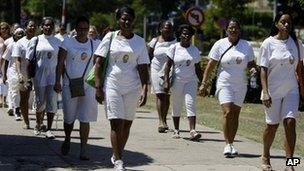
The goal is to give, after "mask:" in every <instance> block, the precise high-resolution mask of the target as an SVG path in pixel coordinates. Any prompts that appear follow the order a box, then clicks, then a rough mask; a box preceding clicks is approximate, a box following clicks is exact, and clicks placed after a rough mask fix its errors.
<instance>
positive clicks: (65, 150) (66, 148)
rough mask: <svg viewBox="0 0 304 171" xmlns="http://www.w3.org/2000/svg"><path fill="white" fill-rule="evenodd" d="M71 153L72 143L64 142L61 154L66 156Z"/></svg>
mask: <svg viewBox="0 0 304 171" xmlns="http://www.w3.org/2000/svg"><path fill="white" fill-rule="evenodd" d="M69 152H70V142H66V141H64V142H63V143H62V145H61V154H62V155H64V156H66V155H67V154H69Z"/></svg>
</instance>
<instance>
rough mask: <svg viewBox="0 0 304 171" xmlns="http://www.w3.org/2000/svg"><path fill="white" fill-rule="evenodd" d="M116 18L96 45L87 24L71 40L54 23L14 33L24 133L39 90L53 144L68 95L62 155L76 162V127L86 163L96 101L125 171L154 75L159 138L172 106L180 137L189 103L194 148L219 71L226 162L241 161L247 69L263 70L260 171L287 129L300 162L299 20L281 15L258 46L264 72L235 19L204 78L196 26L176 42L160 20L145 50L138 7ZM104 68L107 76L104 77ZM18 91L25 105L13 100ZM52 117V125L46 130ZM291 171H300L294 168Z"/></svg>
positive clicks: (183, 28)
mask: <svg viewBox="0 0 304 171" xmlns="http://www.w3.org/2000/svg"><path fill="white" fill-rule="evenodd" d="M116 19H117V23H118V27H119V29H118V30H116V31H111V32H108V33H107V34H106V35H105V36H104V38H103V39H102V41H96V40H94V39H95V38H93V37H94V36H92V34H93V32H94V27H90V23H89V20H88V19H87V18H85V17H79V18H78V19H77V20H76V23H75V31H76V33H77V34H76V35H75V36H73V37H65V38H64V39H63V40H60V39H58V38H56V37H55V36H54V35H53V30H54V26H55V25H54V24H55V23H54V20H53V19H52V18H50V17H45V18H43V22H42V25H41V28H42V34H41V35H39V36H34V33H35V29H36V23H35V22H34V21H32V20H30V21H29V22H28V23H27V27H26V28H25V31H24V30H23V29H21V28H16V30H14V32H13V33H14V34H13V35H14V36H13V42H15V43H13V44H12V45H11V46H12V47H11V48H10V47H6V49H12V50H11V51H12V52H11V53H8V54H10V55H4V56H3V55H2V54H1V55H2V58H3V59H4V60H5V61H6V63H7V64H6V67H5V72H4V73H5V74H4V75H3V83H4V84H6V78H7V76H8V75H10V76H9V77H10V78H8V79H11V78H16V79H17V84H18V89H14V91H11V92H12V95H11V96H10V97H12V98H13V99H14V100H13V102H14V104H20V106H18V105H16V106H14V108H15V109H18V110H19V107H20V109H21V114H22V118H23V120H24V124H25V126H24V128H25V129H29V128H30V125H29V119H28V99H29V94H30V91H31V89H32V85H33V86H34V90H35V104H36V126H35V129H34V132H35V134H36V135H38V134H40V133H41V131H42V130H45V131H46V133H45V135H46V137H47V138H55V135H54V134H53V133H52V132H51V128H52V122H53V118H54V114H55V113H56V112H57V95H58V93H61V94H62V99H63V113H64V132H65V140H64V142H63V143H62V146H61V153H62V155H68V153H69V152H70V141H71V132H72V130H73V127H74V122H75V120H76V119H78V120H79V122H80V142H81V143H80V153H79V154H80V155H79V157H80V159H81V160H89V157H88V155H87V141H88V137H89V131H90V122H94V121H96V120H97V113H98V112H97V103H100V104H101V103H103V104H104V108H105V111H106V116H107V119H108V120H109V121H110V127H111V133H110V139H111V144H112V149H113V155H112V156H111V162H112V163H113V165H114V168H115V169H116V170H125V167H124V163H123V160H122V159H123V151H124V148H125V145H126V143H127V140H128V138H129V133H130V128H131V126H132V122H133V120H134V119H135V113H136V108H137V106H143V105H145V103H146V101H147V92H148V83H149V67H150V69H151V70H150V71H151V72H150V73H151V77H150V78H151V85H152V91H153V92H154V94H155V95H156V109H157V112H158V117H159V122H158V128H157V130H158V132H159V133H165V132H168V130H169V127H168V123H167V120H166V118H167V114H168V109H169V105H170V102H171V103H172V118H173V125H174V131H173V138H180V137H181V135H180V125H179V122H180V116H181V113H182V108H183V104H184V106H185V108H186V115H187V118H188V121H189V139H190V140H193V141H198V140H199V139H200V138H201V136H202V135H201V134H200V133H199V132H198V131H197V130H196V129H195V125H196V115H197V111H196V102H197V94H198V95H200V96H205V95H206V90H207V88H208V87H207V85H208V82H209V77H210V75H212V74H211V73H212V70H213V69H214V68H216V76H217V83H216V93H215V94H216V96H217V97H218V100H219V103H220V106H221V109H222V113H223V132H224V138H225V142H226V145H225V146H224V150H223V154H224V156H225V157H235V156H237V155H238V150H237V149H236V147H235V146H234V144H233V142H234V139H235V136H236V133H237V129H238V123H239V120H238V119H239V115H240V111H241V107H242V104H243V101H244V98H245V95H246V91H247V77H246V72H247V69H249V70H250V69H252V68H255V69H256V70H258V71H260V73H261V83H262V92H261V100H262V102H263V104H264V105H265V117H266V128H265V131H264V135H263V144H264V149H263V154H262V158H261V159H262V165H261V167H262V169H263V170H272V167H271V164H270V152H269V151H270V147H271V144H272V142H273V139H274V137H275V133H276V130H277V128H278V125H279V123H280V122H281V121H283V125H284V128H285V134H286V140H285V151H286V157H287V158H288V157H292V156H293V154H294V147H295V142H296V131H295V125H296V120H295V118H296V115H297V110H298V106H299V99H300V96H301V97H304V87H303V82H302V81H303V78H302V77H303V74H302V70H303V65H302V64H303V62H302V59H303V53H304V50H303V46H302V43H301V42H300V41H299V40H298V39H297V38H296V37H295V34H294V30H293V22H292V17H291V15H289V14H288V13H282V14H279V15H277V17H276V18H275V21H274V22H273V26H272V29H271V33H270V36H269V37H268V38H267V39H265V41H264V42H263V43H262V45H261V48H260V54H259V56H258V60H257V64H258V65H259V66H260V67H258V66H257V65H256V63H255V60H254V59H255V57H254V53H253V49H252V47H251V45H250V43H249V42H248V41H246V40H244V39H242V38H241V25H240V23H239V21H238V20H237V19H234V18H233V19H231V20H229V22H228V24H227V27H226V35H227V37H225V38H222V39H220V40H218V41H217V42H216V43H215V44H214V45H213V47H212V48H211V50H210V52H209V55H208V57H209V62H208V64H207V66H206V68H205V70H204V71H202V69H201V65H200V61H201V55H200V51H199V50H198V48H197V47H196V46H194V45H192V44H191V38H192V36H193V35H194V34H195V30H194V29H193V28H192V27H191V26H190V25H188V24H183V25H180V26H179V28H178V30H177V34H175V35H176V38H175V36H174V30H173V24H172V23H171V22H170V21H161V22H160V24H159V27H158V31H159V35H158V36H157V37H155V38H153V39H152V40H151V41H150V42H149V43H148V48H147V46H146V43H145V41H144V39H143V38H141V37H140V36H138V35H137V34H135V33H134V32H133V25H134V19H135V12H134V10H133V9H132V8H129V7H122V8H120V9H119V10H117V11H116ZM0 26H1V34H0V36H1V37H2V38H3V39H6V38H5V37H4V31H2V30H4V28H2V27H4V26H3V25H2V24H1V25H0ZM90 29H91V30H90ZM89 30H90V34H89V36H88V33H89ZM23 35H25V36H24V37H23V38H22V36H23ZM0 48H1V47H0ZM2 61H3V60H2ZM2 63H3V62H1V64H2ZM150 63H151V64H150ZM93 66H94V67H93ZM105 66H106V68H105ZM7 68H10V69H11V70H12V71H11V72H10V70H9V69H7ZM90 70H95V86H94V87H92V86H90V85H89V84H87V83H85V81H84V80H85V78H86V76H87V75H88V74H89V72H90ZM101 70H105V73H102V72H100V71H101ZM9 72H10V73H9ZM7 82H8V83H9V84H11V85H9V87H16V85H15V83H14V82H13V81H7ZM32 82H33V84H32ZM18 93H20V99H18V98H15V97H16V96H15V94H18ZM94 97H95V98H94ZM11 101H12V100H11ZM20 101H21V103H20ZM18 110H16V111H17V112H15V113H16V114H17V113H18ZM19 113H20V112H19ZM45 113H46V114H47V126H44V125H43V122H42V121H43V118H44V114H45ZM19 117H20V116H19ZM286 170H294V168H293V167H287V168H286Z"/></svg>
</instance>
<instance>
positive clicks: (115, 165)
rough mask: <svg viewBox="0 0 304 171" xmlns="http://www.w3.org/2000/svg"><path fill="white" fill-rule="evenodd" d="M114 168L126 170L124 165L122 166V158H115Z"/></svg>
mask: <svg viewBox="0 0 304 171" xmlns="http://www.w3.org/2000/svg"><path fill="white" fill-rule="evenodd" d="M114 169H115V170H116V171H124V170H126V169H125V167H124V163H123V161H122V160H116V161H115V162H114Z"/></svg>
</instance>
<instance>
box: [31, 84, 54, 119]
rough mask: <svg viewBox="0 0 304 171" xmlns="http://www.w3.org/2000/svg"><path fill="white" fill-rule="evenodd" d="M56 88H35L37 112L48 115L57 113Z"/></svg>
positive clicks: (50, 86)
mask: <svg viewBox="0 0 304 171" xmlns="http://www.w3.org/2000/svg"><path fill="white" fill-rule="evenodd" d="M53 88H54V86H53V85H49V86H43V87H38V86H35V100H36V107H37V109H36V111H37V112H42V111H44V110H45V112H46V113H56V112H57V93H56V92H55V91H54V89H53Z"/></svg>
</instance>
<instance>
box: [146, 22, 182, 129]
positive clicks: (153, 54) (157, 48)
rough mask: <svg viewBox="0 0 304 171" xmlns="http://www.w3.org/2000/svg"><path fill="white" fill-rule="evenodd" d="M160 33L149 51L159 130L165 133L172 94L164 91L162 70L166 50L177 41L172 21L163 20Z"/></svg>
mask: <svg viewBox="0 0 304 171" xmlns="http://www.w3.org/2000/svg"><path fill="white" fill-rule="evenodd" d="M158 30H159V32H160V35H159V36H157V37H155V38H153V39H152V40H151V42H150V43H149V44H148V46H149V47H148V52H149V56H150V59H152V61H151V83H152V87H153V91H154V93H155V94H156V108H157V112H158V132H159V133H164V132H166V131H167V130H168V129H169V127H168V125H167V114H168V109H169V105H170V94H169V93H166V92H165V91H164V88H163V86H162V84H163V79H161V78H160V74H161V73H160V72H161V71H162V68H163V67H164V65H165V62H166V60H167V55H166V52H167V50H168V48H169V47H170V45H171V44H174V43H176V40H175V38H174V36H173V33H174V32H173V26H172V23H171V22H170V21H162V22H160V23H159V28H158Z"/></svg>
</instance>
